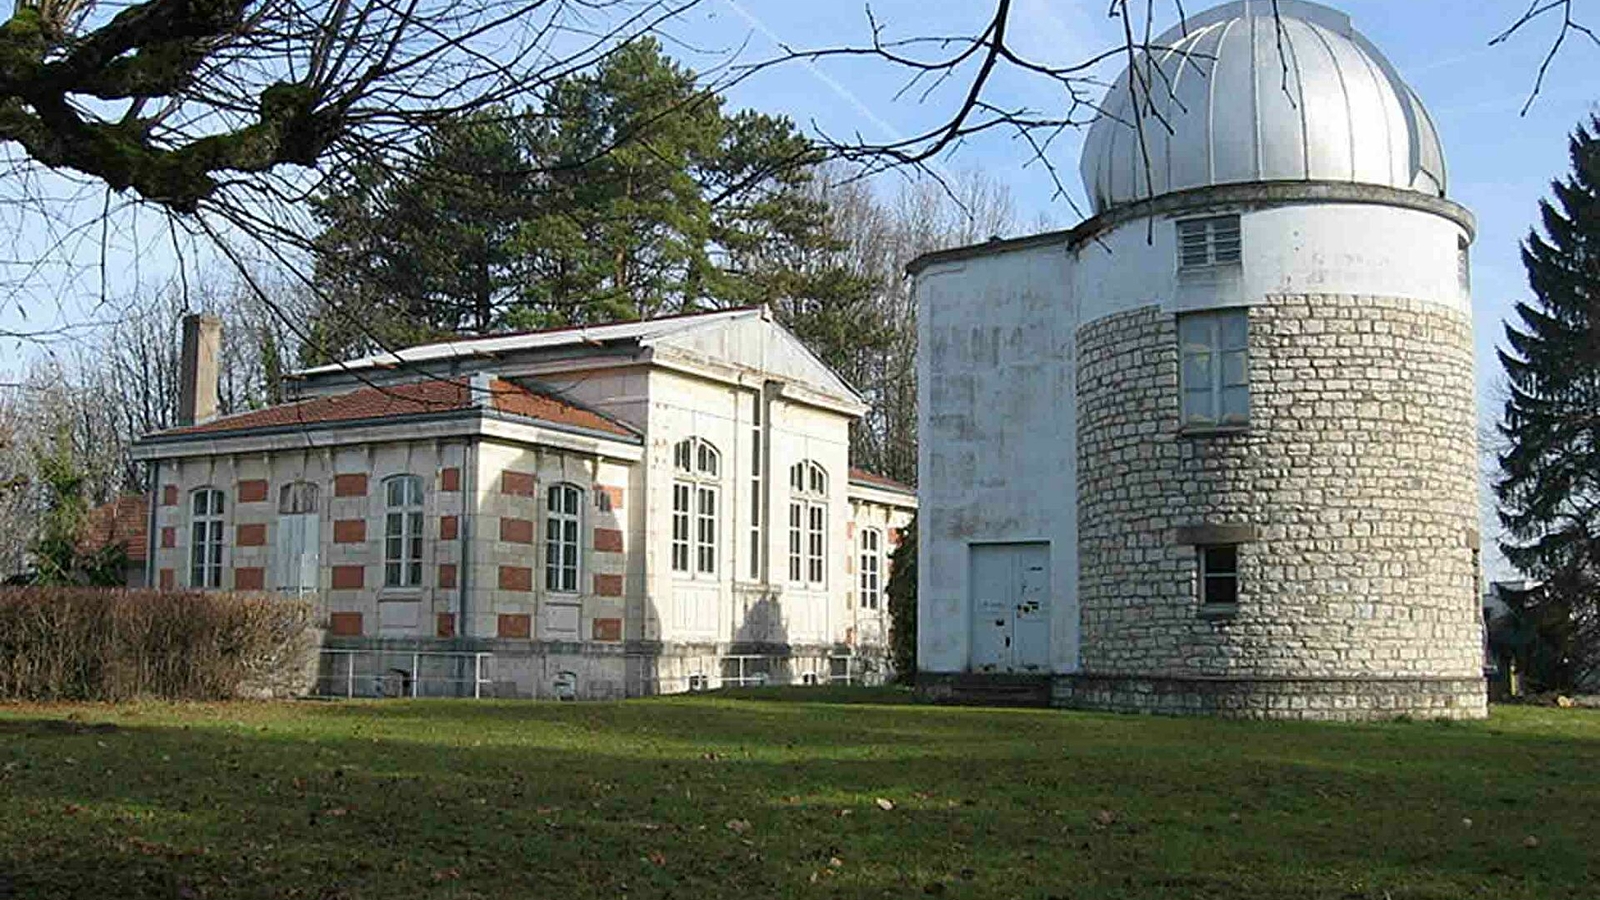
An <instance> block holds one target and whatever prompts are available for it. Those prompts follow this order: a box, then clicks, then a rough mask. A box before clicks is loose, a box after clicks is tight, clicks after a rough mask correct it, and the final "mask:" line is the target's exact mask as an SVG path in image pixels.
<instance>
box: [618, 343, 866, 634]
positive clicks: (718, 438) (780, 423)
mask: <svg viewBox="0 0 1600 900" xmlns="http://www.w3.org/2000/svg"><path fill="white" fill-rule="evenodd" d="M649 384H650V388H649V389H650V398H651V399H650V422H649V438H648V442H649V447H648V459H647V463H646V468H645V471H644V476H643V477H644V481H645V486H644V490H645V492H646V494H647V496H648V507H647V509H648V512H647V519H646V522H645V524H644V534H645V538H644V548H645V549H644V554H645V560H646V562H645V569H646V573H647V574H646V602H645V606H646V610H647V618H651V617H650V616H649V611H651V610H653V611H654V615H653V620H654V623H653V624H651V623H647V625H646V629H645V630H646V635H647V636H648V637H650V638H651V639H659V640H663V641H678V642H730V641H758V640H759V641H772V642H779V641H784V642H788V643H796V644H800V643H823V642H831V641H833V640H842V639H843V636H844V629H845V628H846V627H847V620H846V618H845V613H846V602H847V600H846V597H845V592H846V590H847V589H848V587H849V585H850V576H849V573H848V572H847V571H846V564H847V561H848V559H849V554H848V553H847V552H844V551H845V549H846V548H848V547H849V539H848V537H847V530H848V522H849V520H850V513H849V504H848V500H847V489H846V485H847V483H848V472H849V419H848V417H846V416H844V415H842V414H839V413H836V412H831V411H826V410H820V409H816V408H814V407H810V406H805V405H802V404H797V403H792V402H789V401H785V400H783V399H781V398H777V399H773V400H772V402H771V403H770V404H769V406H768V412H767V415H768V416H769V417H770V423H769V427H768V434H769V435H770V438H769V439H770V441H771V447H770V448H769V453H768V454H767V459H768V461H769V471H767V472H766V473H764V477H763V485H764V489H765V490H766V491H767V492H768V493H769V506H768V510H769V513H768V520H767V522H766V524H765V528H764V532H763V536H764V539H765V543H766V552H767V563H768V564H767V575H768V578H767V579H766V580H753V579H751V578H750V568H749V560H750V541H751V527H750V526H751V508H752V504H751V492H752V490H753V487H754V486H753V482H752V479H751V473H752V465H753V458H752V443H753V423H754V415H755V403H756V397H757V391H756V389H754V388H752V387H737V386H733V385H727V384H721V383H716V382H712V381H710V380H707V379H702V378H696V377H694V376H692V375H687V374H682V373H678V372H673V371H667V370H655V371H652V372H651V373H650V375H649ZM689 437H700V438H702V439H704V440H707V441H710V442H711V443H712V444H713V445H714V446H715V447H716V448H717V449H718V450H719V451H720V453H721V455H722V474H721V478H720V480H719V481H718V486H719V488H720V492H721V496H720V502H719V510H718V513H719V514H718V546H719V550H720V552H719V556H718V572H717V573H716V575H715V576H714V577H712V576H707V575H703V574H700V573H695V572H690V573H688V574H685V573H681V572H673V571H672V565H671V551H672V484H673V481H674V480H675V475H674V471H673V458H672V452H673V447H674V446H675V445H676V444H677V443H678V442H679V441H681V440H683V439H685V438H689ZM804 459H813V460H816V461H817V462H818V463H820V464H821V465H822V466H823V467H824V468H825V469H826V470H827V472H828V475H829V479H830V492H829V507H830V509H829V517H828V527H829V544H828V553H827V558H828V565H829V571H828V581H827V587H826V589H824V590H817V591H813V590H810V589H809V588H806V587H804V586H800V585H793V584H790V583H789V582H788V556H787V554H788V531H787V527H788V526H787V522H788V518H787V517H788V502H789V467H790V466H791V465H793V464H794V463H796V462H799V461H801V460H804ZM691 531H692V528H691ZM774 604H776V607H777V613H776V615H777V618H776V619H775V620H774V619H773V618H772V616H773V611H772V607H773V605H774ZM758 606H759V607H760V608H759V610H757V607H758ZM752 610H757V611H756V612H755V613H754V614H752ZM756 617H765V618H763V619H762V620H761V621H757V620H756Z"/></svg>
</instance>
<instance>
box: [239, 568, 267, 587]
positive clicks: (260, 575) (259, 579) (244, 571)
mask: <svg viewBox="0 0 1600 900" xmlns="http://www.w3.org/2000/svg"><path fill="white" fill-rule="evenodd" d="M266 583H267V570H266V569H263V568H260V567H259V566H253V567H250V568H238V569H234V570H233V589H234V590H236V591H259V590H261V589H262V588H263V587H264V586H265V585H266Z"/></svg>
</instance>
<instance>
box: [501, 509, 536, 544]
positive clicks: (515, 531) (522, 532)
mask: <svg viewBox="0 0 1600 900" xmlns="http://www.w3.org/2000/svg"><path fill="white" fill-rule="evenodd" d="M500 540H502V541H505V542H506V543H508V544H531V543H533V522H532V521H530V520H528V519H512V518H509V517H506V516H501V517H500Z"/></svg>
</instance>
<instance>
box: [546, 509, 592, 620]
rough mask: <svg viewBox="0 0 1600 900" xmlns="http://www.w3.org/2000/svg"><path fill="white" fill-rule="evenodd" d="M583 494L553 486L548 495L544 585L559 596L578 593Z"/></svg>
mask: <svg viewBox="0 0 1600 900" xmlns="http://www.w3.org/2000/svg"><path fill="white" fill-rule="evenodd" d="M582 510H583V491H582V490H581V489H579V488H578V487H577V486H576V485H571V484H556V485H551V486H550V490H548V491H546V492H545V519H544V586H545V589H546V590H548V591H551V592H553V593H558V594H576V593H577V592H578V584H579V580H578V570H579V562H578V559H579V555H578V535H580V534H582V533H583V512H582Z"/></svg>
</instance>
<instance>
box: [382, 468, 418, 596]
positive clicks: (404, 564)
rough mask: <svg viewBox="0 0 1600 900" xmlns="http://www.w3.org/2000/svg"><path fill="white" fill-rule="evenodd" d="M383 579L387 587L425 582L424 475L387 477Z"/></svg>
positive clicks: (385, 482)
mask: <svg viewBox="0 0 1600 900" xmlns="http://www.w3.org/2000/svg"><path fill="white" fill-rule="evenodd" d="M383 503H384V508H385V512H386V515H385V516H384V524H383V583H384V586H385V587H417V586H418V585H420V584H422V478H421V477H420V476H417V475H395V476H393V477H391V478H386V479H384V482H383Z"/></svg>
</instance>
